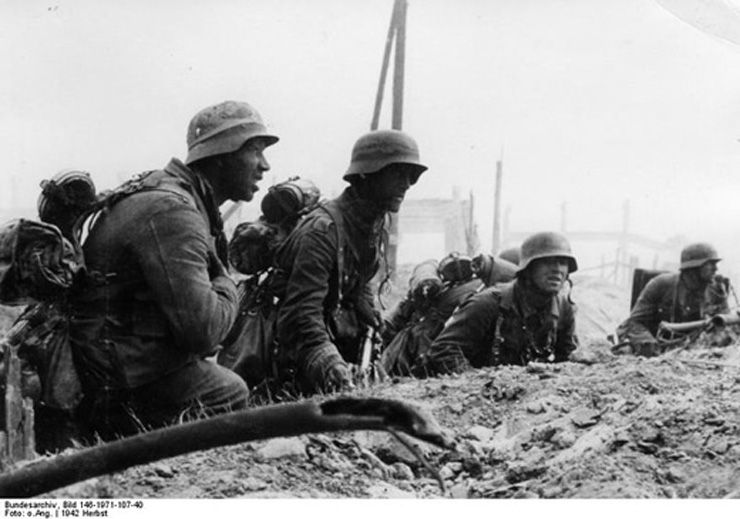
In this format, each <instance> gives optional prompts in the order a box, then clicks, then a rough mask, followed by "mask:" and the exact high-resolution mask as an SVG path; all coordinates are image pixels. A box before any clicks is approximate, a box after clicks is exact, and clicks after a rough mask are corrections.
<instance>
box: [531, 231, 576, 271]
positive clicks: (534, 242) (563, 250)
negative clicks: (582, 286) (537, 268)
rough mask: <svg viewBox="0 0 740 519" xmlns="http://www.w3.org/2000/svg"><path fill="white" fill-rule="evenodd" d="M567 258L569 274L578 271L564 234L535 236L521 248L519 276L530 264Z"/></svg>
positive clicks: (547, 233)
mask: <svg viewBox="0 0 740 519" xmlns="http://www.w3.org/2000/svg"><path fill="white" fill-rule="evenodd" d="M556 257H560V258H566V259H567V260H568V272H569V273H572V272H575V271H576V270H578V263H577V262H576V258H575V256H573V253H571V251H570V243H568V240H567V239H566V238H565V236H563V235H562V234H558V233H556V232H539V233H536V234H533V235H532V236H530V237H529V238H527V239H526V240H524V242H523V243H522V246H521V260H520V263H519V269H518V270H517V275H519V273H521V272H523V271H524V270H526V268H527V267H528V266H529V264H530V263H531V262H532V261H534V260H537V259H541V258H556Z"/></svg>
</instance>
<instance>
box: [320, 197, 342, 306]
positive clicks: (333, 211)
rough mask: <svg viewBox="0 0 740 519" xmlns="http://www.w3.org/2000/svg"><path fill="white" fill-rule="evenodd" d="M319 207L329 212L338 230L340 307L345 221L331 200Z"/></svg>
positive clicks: (338, 304) (339, 302) (339, 300)
mask: <svg viewBox="0 0 740 519" xmlns="http://www.w3.org/2000/svg"><path fill="white" fill-rule="evenodd" d="M319 207H320V208H321V209H323V210H324V211H326V212H327V213H328V214H329V216H330V217H331V219H332V221H333V222H334V227H335V228H336V230H337V289H338V292H339V294H338V296H337V307H339V306H341V304H342V276H343V273H344V249H345V240H344V236H345V234H344V222H343V220H342V215H341V214H340V213H339V211H338V210H337V208H336V206H335V205H334V204H332V203H331V202H327V203H325V204H321V205H320V206H319Z"/></svg>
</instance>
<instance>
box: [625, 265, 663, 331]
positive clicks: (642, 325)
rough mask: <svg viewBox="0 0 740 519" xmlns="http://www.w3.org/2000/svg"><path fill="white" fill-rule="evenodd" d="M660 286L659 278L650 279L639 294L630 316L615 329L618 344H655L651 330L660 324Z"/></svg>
mask: <svg viewBox="0 0 740 519" xmlns="http://www.w3.org/2000/svg"><path fill="white" fill-rule="evenodd" d="M661 292H662V289H661V285H660V283H659V278H653V279H651V280H650V281H649V282H648V284H647V285H646V286H645V288H644V289H643V290H642V292H641V293H640V296H639V297H638V298H637V301H636V302H635V306H634V308H633V309H632V312H631V313H630V316H629V317H628V318H627V319H626V320H625V321H624V322H622V323H621V324H620V325H619V327H618V328H617V336H618V337H619V341H620V342H626V341H628V342H630V343H631V344H643V343H653V342H656V338H655V336H654V335H653V332H652V331H651V330H654V329H656V328H657V326H658V323H659V322H660V304H661V299H662V297H661V295H662V294H661Z"/></svg>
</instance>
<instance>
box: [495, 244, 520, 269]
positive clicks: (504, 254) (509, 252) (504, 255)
mask: <svg viewBox="0 0 740 519" xmlns="http://www.w3.org/2000/svg"><path fill="white" fill-rule="evenodd" d="M498 257H499V258H501V259H502V260H506V261H508V262H509V263H513V264H514V265H519V261H520V260H521V254H520V251H519V247H509V248H508V249H504V250H502V251H501V252H499V253H498Z"/></svg>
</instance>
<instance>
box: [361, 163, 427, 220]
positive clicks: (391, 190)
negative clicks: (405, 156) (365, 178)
mask: <svg viewBox="0 0 740 519" xmlns="http://www.w3.org/2000/svg"><path fill="white" fill-rule="evenodd" d="M418 176H419V175H418V172H417V171H416V169H415V168H413V167H411V166H408V165H406V164H392V165H390V166H388V167H385V168H383V170H381V171H380V172H378V173H374V174H373V175H372V176H369V179H370V182H371V183H372V186H373V189H372V197H373V199H374V201H375V203H377V204H378V205H379V206H380V207H382V208H383V209H384V210H386V211H388V212H391V213H397V212H398V210H399V209H400V208H401V204H402V203H403V199H404V198H405V197H406V191H408V190H409V188H410V187H411V185H412V184H413V183H414V182H416V179H417V178H418Z"/></svg>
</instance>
